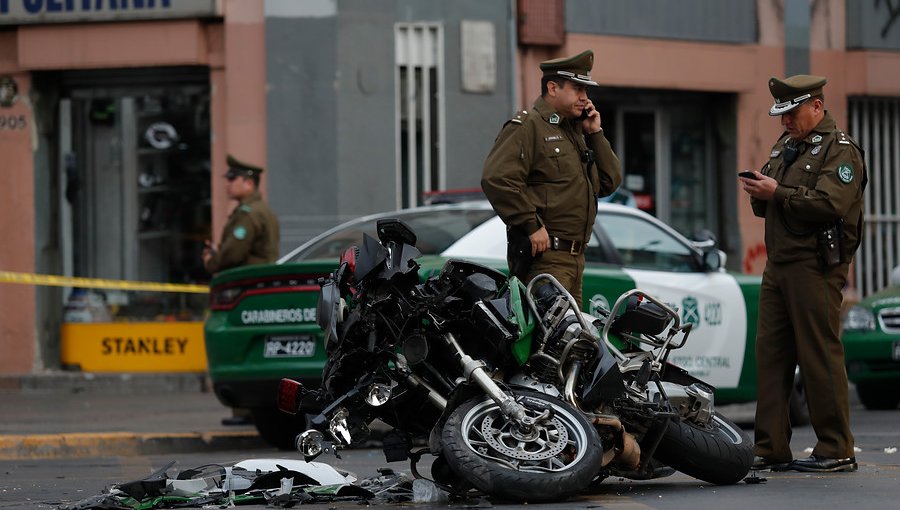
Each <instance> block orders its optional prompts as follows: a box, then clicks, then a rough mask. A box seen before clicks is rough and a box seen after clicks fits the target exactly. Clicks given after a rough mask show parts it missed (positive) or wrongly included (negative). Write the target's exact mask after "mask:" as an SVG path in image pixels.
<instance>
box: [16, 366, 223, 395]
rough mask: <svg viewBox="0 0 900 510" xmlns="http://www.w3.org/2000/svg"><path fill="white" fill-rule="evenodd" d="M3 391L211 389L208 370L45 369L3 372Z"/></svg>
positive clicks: (105, 391)
mask: <svg viewBox="0 0 900 510" xmlns="http://www.w3.org/2000/svg"><path fill="white" fill-rule="evenodd" d="M0 391H7V392H21V393H31V392H57V393H58V392H64V393H105V394H122V395H124V394H145V393H183V392H204V393H205V392H210V391H211V384H210V382H209V380H208V377H207V375H206V374H205V373H195V372H184V373H179V372H148V373H93V372H65V371H59V372H56V371H54V372H44V373H37V374H20V375H8V374H6V375H0Z"/></svg>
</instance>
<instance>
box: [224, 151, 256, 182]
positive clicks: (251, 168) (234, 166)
mask: <svg viewBox="0 0 900 510" xmlns="http://www.w3.org/2000/svg"><path fill="white" fill-rule="evenodd" d="M226 161H227V162H228V171H227V172H225V177H227V178H229V179H234V178H235V177H238V176H240V175H243V176H247V177H258V176H259V174H261V173H262V172H263V169H262V167H258V166H255V165H251V164H249V163H244V162H243V161H240V160H238V159H237V158H235V157H234V156H232V155H231V154H229V155H228V158H227V160H226Z"/></svg>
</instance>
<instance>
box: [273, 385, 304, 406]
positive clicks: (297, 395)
mask: <svg viewBox="0 0 900 510" xmlns="http://www.w3.org/2000/svg"><path fill="white" fill-rule="evenodd" d="M304 391H305V389H304V388H303V385H302V384H300V383H299V382H297V381H295V380H293V379H282V380H281V382H279V383H278V409H280V410H282V411H284V412H286V413H288V414H297V411H298V410H299V409H300V399H301V398H302V397H303V393H304Z"/></svg>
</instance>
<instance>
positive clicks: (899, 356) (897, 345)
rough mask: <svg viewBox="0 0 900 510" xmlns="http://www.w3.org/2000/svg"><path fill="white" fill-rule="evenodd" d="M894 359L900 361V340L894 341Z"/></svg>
mask: <svg viewBox="0 0 900 510" xmlns="http://www.w3.org/2000/svg"><path fill="white" fill-rule="evenodd" d="M892 354H893V356H892V357H893V358H894V361H900V342H894V350H893V351H892Z"/></svg>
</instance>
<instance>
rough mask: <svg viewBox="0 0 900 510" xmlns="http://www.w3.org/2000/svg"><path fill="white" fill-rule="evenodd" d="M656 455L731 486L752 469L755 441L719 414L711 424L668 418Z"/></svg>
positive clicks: (702, 477) (689, 472) (700, 476)
mask: <svg viewBox="0 0 900 510" xmlns="http://www.w3.org/2000/svg"><path fill="white" fill-rule="evenodd" d="M653 456H654V457H655V458H656V459H657V460H659V461H661V462H663V463H665V464H667V465H668V466H669V467H671V468H673V469H677V470H678V471H681V472H682V473H684V474H686V475H689V476H693V477H694V478H697V479H699V480H703V481H706V482H709V483H714V484H716V485H730V484H734V483H738V482H740V481H741V480H743V479H744V477H746V476H747V473H749V472H750V466H751V465H752V464H753V443H752V442H751V441H750V437H749V436H748V435H747V434H746V433H745V432H744V431H743V430H741V428H740V427H738V426H737V425H735V424H734V422H732V421H731V420H729V419H728V418H726V417H724V416H722V415H721V414H719V413H716V414H715V415H714V416H713V419H712V421H711V423H710V426H709V427H700V426H699V425H697V424H695V423H692V422H689V421H687V420H681V421H674V420H672V421H669V423H668V425H667V428H666V431H665V434H664V435H663V438H662V440H661V441H660V443H659V447H658V448H657V450H656V453H655V454H654V455H653Z"/></svg>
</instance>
